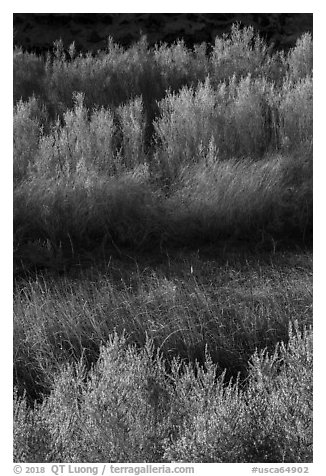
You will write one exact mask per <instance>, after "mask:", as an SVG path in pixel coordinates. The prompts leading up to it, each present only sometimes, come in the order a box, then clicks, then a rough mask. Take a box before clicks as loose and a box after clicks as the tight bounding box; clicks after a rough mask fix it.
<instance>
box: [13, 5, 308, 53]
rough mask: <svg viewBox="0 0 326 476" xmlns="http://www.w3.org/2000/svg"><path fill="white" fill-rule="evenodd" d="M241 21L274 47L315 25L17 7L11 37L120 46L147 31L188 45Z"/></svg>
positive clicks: (270, 16)
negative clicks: (35, 10) (109, 42)
mask: <svg viewBox="0 0 326 476" xmlns="http://www.w3.org/2000/svg"><path fill="white" fill-rule="evenodd" d="M235 22H241V23H242V24H243V25H246V26H248V25H252V26H253V27H254V28H255V30H258V31H259V32H260V34H261V35H262V36H263V37H264V38H265V39H266V40H267V41H268V43H273V44H274V45H275V47H276V48H281V49H285V50H286V49H288V48H290V47H293V46H294V45H295V42H296V40H297V38H298V37H299V36H300V35H302V34H303V33H304V32H307V31H310V32H311V33H312V30H313V15H312V13H115V14H112V13H15V14H14V16H13V24H14V42H15V44H16V45H19V46H22V47H23V48H24V49H27V50H29V51H32V50H33V51H36V52H38V53H40V52H43V51H44V50H47V49H49V48H52V43H53V41H55V40H57V39H58V38H60V37H61V38H62V40H63V41H64V44H65V45H68V44H70V43H71V42H72V41H74V40H76V39H77V40H76V46H77V49H80V50H82V51H85V50H90V51H97V50H98V49H102V48H105V46H106V42H107V37H108V36H112V37H113V39H114V40H115V41H116V42H118V43H120V44H121V45H123V46H129V45H130V44H131V43H132V42H134V41H137V40H138V39H139V37H140V35H141V34H146V35H147V37H148V41H149V44H150V45H153V44H155V43H159V42H167V43H168V44H170V43H173V42H174V41H176V40H177V39H178V38H183V39H184V41H185V43H186V44H187V46H192V45H193V44H194V43H201V42H203V41H205V42H206V43H211V42H214V39H215V36H216V35H222V34H223V33H228V32H229V31H230V28H231V25H232V24H233V23H235Z"/></svg>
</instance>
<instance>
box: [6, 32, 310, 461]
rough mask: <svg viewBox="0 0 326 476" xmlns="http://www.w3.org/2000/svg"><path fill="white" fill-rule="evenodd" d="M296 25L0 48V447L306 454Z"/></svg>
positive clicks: (40, 454)
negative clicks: (2, 304)
mask: <svg viewBox="0 0 326 476" xmlns="http://www.w3.org/2000/svg"><path fill="white" fill-rule="evenodd" d="M312 66H313V65H312V38H311V35H310V34H304V35H303V36H302V37H301V38H299V39H298V40H297V44H296V46H295V47H294V48H292V49H290V50H289V51H287V52H283V51H273V49H272V48H271V47H270V46H269V45H267V44H266V43H265V41H264V40H263V39H262V38H261V37H260V36H259V34H258V33H256V32H254V31H253V29H252V28H242V29H241V28H240V27H239V26H238V25H234V26H233V27H232V30H231V32H230V34H229V35H226V36H223V37H222V38H220V37H217V38H216V40H215V44H214V45H206V44H204V43H203V44H200V45H196V46H195V47H194V48H193V49H189V48H187V47H186V46H185V44H184V42H183V41H182V40H180V41H178V42H176V43H174V44H172V45H167V44H160V45H156V46H155V47H149V46H148V44H147V41H146V38H145V37H143V38H141V39H140V40H139V42H138V43H136V44H134V45H132V46H130V47H129V48H123V47H121V46H119V45H118V44H115V43H114V42H113V40H112V39H110V38H109V39H108V43H107V48H106V51H98V52H97V53H96V54H91V53H89V54H86V55H82V54H78V53H77V52H76V49H75V46H74V44H71V45H70V46H68V48H67V49H65V48H64V45H63V44H62V42H61V41H57V42H56V43H55V44H54V48H53V51H52V52H49V54H48V55H47V56H46V57H43V56H37V55H35V54H33V53H27V52H24V51H23V50H22V49H20V48H18V47H16V48H15V49H14V58H13V68H14V110H13V117H14V119H13V140H14V161H13V177H14V223H13V229H14V298H13V304H14V356H13V366H14V460H15V461H17V462H39V463H40V462H54V461H55V462H188V463H189V462H203V463H207V462H216V463H217V462H224V463H240V462H257V463H259V462H261V463H263V462H279V463H282V462H283V463H308V462H312V226H313V223H312V175H313V174H312V172H313V165H312V155H313V150H312V149H313V148H312V122H313V121H312V117H313V111H312V97H313V93H312V91H313V79H312Z"/></svg>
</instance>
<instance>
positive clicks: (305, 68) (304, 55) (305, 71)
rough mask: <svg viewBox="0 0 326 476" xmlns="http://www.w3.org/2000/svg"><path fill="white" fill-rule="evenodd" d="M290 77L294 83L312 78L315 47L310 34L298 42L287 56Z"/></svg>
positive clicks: (303, 36) (306, 34)
mask: <svg viewBox="0 0 326 476" xmlns="http://www.w3.org/2000/svg"><path fill="white" fill-rule="evenodd" d="M287 64H288V69H289V77H290V79H291V80H292V81H297V80H299V79H304V78H305V77H306V76H312V71H313V46H312V37H311V34H310V33H305V34H304V35H302V36H301V37H300V38H298V40H297V42H296V46H295V47H294V48H292V49H291V50H290V51H289V53H288V55H287Z"/></svg>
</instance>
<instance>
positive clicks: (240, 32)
mask: <svg viewBox="0 0 326 476" xmlns="http://www.w3.org/2000/svg"><path fill="white" fill-rule="evenodd" d="M268 56H269V55H268V48H267V45H266V43H265V42H264V40H263V39H262V38H260V37H259V35H258V34H256V33H255V32H254V29H253V27H251V26H250V27H244V28H242V29H241V28H240V26H239V25H238V24H233V25H232V28H231V32H230V34H229V35H223V36H222V37H218V36H217V37H216V38H215V44H214V46H213V49H212V52H211V54H210V74H211V77H212V80H213V84H214V85H217V84H218V83H219V82H221V81H226V82H227V81H228V80H229V79H230V78H232V76H233V75H235V76H236V78H237V79H240V78H241V77H246V76H248V74H250V75H251V76H252V77H261V75H262V72H263V70H264V67H265V64H266V61H267V60H268Z"/></svg>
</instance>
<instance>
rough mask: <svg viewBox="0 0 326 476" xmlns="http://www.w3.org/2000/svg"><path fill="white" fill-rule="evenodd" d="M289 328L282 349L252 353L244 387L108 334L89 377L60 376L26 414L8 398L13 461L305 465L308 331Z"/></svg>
mask: <svg viewBox="0 0 326 476" xmlns="http://www.w3.org/2000/svg"><path fill="white" fill-rule="evenodd" d="M292 329H293V328H292V327H290V336H289V337H290V339H289V344H288V345H287V346H285V345H283V344H280V345H278V346H277V347H276V349H275V352H274V353H272V354H266V353H265V352H257V353H256V354H254V356H253V357H252V360H251V362H250V368H249V377H248V381H247V385H245V386H244V387H240V386H239V384H238V382H237V381H235V382H229V383H227V382H226V381H225V375H224V374H223V373H222V372H221V370H220V369H219V368H218V366H216V365H215V364H213V363H212V361H211V359H210V357H209V356H208V355H206V362H205V364H204V365H203V366H200V365H199V364H197V365H196V367H195V368H194V366H193V364H185V363H182V362H180V360H174V361H173V363H172V366H171V370H170V372H169V373H167V369H166V363H165V361H164V360H163V359H162V358H161V357H160V355H159V354H158V353H157V352H156V351H155V350H154V347H153V345H152V344H151V343H150V342H147V344H146V345H145V346H144V347H143V348H142V349H141V350H136V348H135V347H130V346H126V343H125V340H124V338H123V337H122V338H118V337H117V335H115V336H112V337H111V338H110V339H109V341H108V342H107V344H106V345H105V346H104V347H102V349H101V352H100V356H99V360H98V362H97V363H96V364H95V365H94V367H93V368H92V369H91V370H90V371H89V372H87V369H86V368H85V366H84V365H83V361H82V360H81V361H80V363H79V364H77V365H76V364H75V365H71V364H70V365H67V366H65V367H64V368H62V370H61V372H60V373H58V375H57V377H56V380H55V384H54V387H53V390H52V392H51V394H50V395H49V396H48V397H46V398H45V399H44V401H43V403H42V404H35V405H34V407H33V408H29V407H28V406H27V405H26V402H25V400H24V398H21V397H18V396H17V394H16V396H15V401H14V460H15V461H17V462H35V461H37V462H52V461H56V462H62V461H70V462H103V461H111V462H120V463H121V462H129V463H130V462H139V461H146V462H159V461H162V462H187V463H190V462H192V463H193V462H201V463H204V462H206V463H207V462H210V463H212V462H226V463H238V462H255V463H263V462H268V463H271V462H273V463H293V462H296V463H307V462H311V461H312V408H311V399H312V332H311V330H309V331H308V330H306V331H303V332H300V331H299V330H298V329H296V330H294V331H293V330H292Z"/></svg>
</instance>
